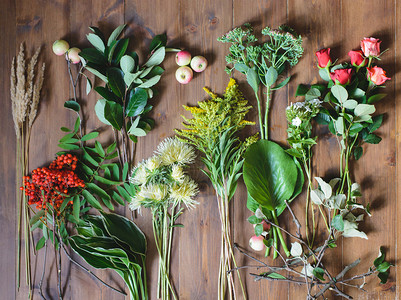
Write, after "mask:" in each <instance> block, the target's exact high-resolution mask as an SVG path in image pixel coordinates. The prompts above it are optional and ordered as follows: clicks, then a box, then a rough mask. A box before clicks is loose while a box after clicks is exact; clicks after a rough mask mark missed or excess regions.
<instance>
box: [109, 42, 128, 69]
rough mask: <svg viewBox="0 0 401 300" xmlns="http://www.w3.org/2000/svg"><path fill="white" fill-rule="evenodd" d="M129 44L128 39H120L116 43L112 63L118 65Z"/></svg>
mask: <svg viewBox="0 0 401 300" xmlns="http://www.w3.org/2000/svg"><path fill="white" fill-rule="evenodd" d="M128 44H129V39H121V40H118V41H117V44H116V48H115V49H114V54H113V59H112V63H113V64H115V65H118V64H119V63H120V59H121V58H122V57H123V56H124V55H125V52H126V51H127V48H128Z"/></svg>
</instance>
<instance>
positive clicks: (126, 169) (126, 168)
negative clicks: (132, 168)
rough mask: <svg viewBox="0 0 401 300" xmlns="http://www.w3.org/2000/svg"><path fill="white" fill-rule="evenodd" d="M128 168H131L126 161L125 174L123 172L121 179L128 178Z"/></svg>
mask: <svg viewBox="0 0 401 300" xmlns="http://www.w3.org/2000/svg"><path fill="white" fill-rule="evenodd" d="M128 169H129V165H128V162H125V163H124V167H123V174H122V176H123V177H122V178H121V181H126V180H127V176H128Z"/></svg>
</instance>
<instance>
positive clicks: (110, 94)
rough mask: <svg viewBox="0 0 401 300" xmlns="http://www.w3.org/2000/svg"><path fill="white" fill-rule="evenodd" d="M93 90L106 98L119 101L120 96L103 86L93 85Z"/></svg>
mask: <svg viewBox="0 0 401 300" xmlns="http://www.w3.org/2000/svg"><path fill="white" fill-rule="evenodd" d="M95 91H96V92H97V93H98V94H99V95H100V96H102V97H103V98H104V99H106V100H109V101H114V102H118V103H121V99H120V98H118V97H117V96H116V95H115V94H114V93H113V92H111V91H109V90H108V89H107V88H105V87H103V86H97V87H95Z"/></svg>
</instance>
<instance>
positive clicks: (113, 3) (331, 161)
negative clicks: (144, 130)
mask: <svg viewBox="0 0 401 300" xmlns="http://www.w3.org/2000/svg"><path fill="white" fill-rule="evenodd" d="M0 11H1V12H2V17H1V18H0V24H1V25H0V28H1V35H0V46H1V50H0V52H1V56H0V68H1V80H0V92H1V95H2V97H1V103H3V104H2V109H1V118H0V122H1V130H2V143H1V145H0V147H1V151H0V153H1V160H0V174H1V175H0V178H1V180H0V187H1V190H2V191H3V192H2V193H1V196H0V231H1V239H0V253H1V255H0V266H1V274H0V293H1V294H0V299H5V300H8V299H26V297H25V296H24V293H25V292H26V290H25V289H24V288H22V289H21V292H20V293H19V294H18V293H16V292H15V276H16V268H15V263H16V257H15V256H16V255H15V253H16V249H15V235H16V234H15V231H16V204H15V176H14V174H15V168H14V166H15V163H14V162H15V151H14V149H15V132H14V126H13V121H12V116H11V102H10V96H9V89H10V82H9V76H10V75H9V74H10V65H11V60H12V58H13V57H14V56H15V55H16V54H17V51H18V47H19V45H20V43H21V42H25V44H26V46H27V49H28V53H30V54H31V53H32V52H33V50H34V49H35V48H36V47H38V46H40V45H42V46H44V48H43V51H42V55H41V61H45V62H46V64H47V69H46V74H45V84H44V89H43V97H42V99H41V104H40V109H39V114H38V117H37V120H36V122H35V124H34V126H33V131H32V138H31V148H30V165H29V169H30V170H32V169H33V168H36V167H39V166H43V165H45V164H47V163H48V162H50V161H51V160H52V159H53V158H54V154H55V153H56V152H57V151H58V149H57V141H58V139H59V138H60V137H61V136H62V132H61V131H60V130H59V128H60V127H61V126H67V127H68V126H72V123H73V121H74V115H73V114H72V113H71V112H70V111H68V110H67V109H65V108H63V103H64V101H66V100H68V98H69V97H71V94H70V92H69V83H68V75H67V71H66V70H67V69H66V65H65V61H64V60H63V59H62V58H60V57H56V56H55V55H54V54H53V53H52V50H51V45H52V43H53V41H54V40H56V39H60V38H63V39H66V40H67V41H68V42H69V43H70V45H73V46H78V47H80V48H84V47H86V46H88V42H87V41H86V38H85V35H86V34H87V33H89V29H88V26H91V25H94V26H98V27H100V28H101V29H102V30H103V31H105V32H106V33H107V34H110V33H111V31H112V29H113V28H115V27H116V26H117V25H120V24H123V23H127V24H128V25H129V26H128V29H127V30H126V31H125V35H126V36H129V37H132V38H133V39H132V40H133V42H131V44H130V46H131V47H133V48H134V49H135V50H139V52H140V53H142V56H140V57H142V58H143V56H144V53H145V52H144V49H146V48H147V46H148V44H149V42H150V39H151V38H152V36H154V35H156V34H160V33H163V32H165V33H167V36H168V44H169V45H170V46H173V47H184V48H186V49H189V50H190V51H191V52H192V53H193V54H194V55H204V56H205V57H206V58H207V59H208V60H209V64H210V65H209V67H208V68H207V69H206V71H205V72H203V73H201V74H197V75H196V76H195V78H194V80H193V81H192V82H191V83H190V84H188V85H180V84H178V83H177V82H176V80H175V77H174V73H175V70H176V65H175V62H174V55H173V54H169V55H168V56H167V57H166V60H165V61H164V63H163V66H164V68H165V69H166V72H165V74H164V75H163V77H162V81H161V83H160V84H159V90H160V91H161V93H160V95H159V96H157V97H156V98H155V99H154V100H153V101H154V103H155V109H154V110H153V112H152V114H153V115H152V116H153V117H154V119H155V120H156V124H157V125H156V128H155V129H154V130H153V131H151V133H150V134H149V135H148V136H146V137H144V138H140V140H139V143H138V151H137V156H136V160H137V161H139V160H141V159H143V158H146V157H148V156H149V155H150V154H151V153H152V152H153V150H154V149H155V147H156V146H157V144H158V143H159V142H160V141H161V140H162V139H164V138H165V137H167V136H171V135H173V129H174V128H180V123H181V118H180V115H181V114H183V113H184V111H183V109H182V105H183V104H195V103H196V102H197V101H199V100H203V99H205V94H204V92H203V90H202V87H203V86H208V87H210V88H211V89H212V90H214V91H216V92H223V91H224V88H225V86H226V84H227V83H228V80H229V76H228V75H227V74H226V73H225V72H224V68H225V59H224V56H225V55H226V53H227V49H228V46H227V44H222V43H219V42H217V41H216V39H217V37H219V36H221V35H222V34H224V33H226V32H227V31H228V30H230V29H231V28H232V27H233V26H239V25H241V24H243V23H245V22H251V23H252V24H253V25H254V26H255V27H256V29H257V30H259V29H261V28H262V27H265V26H268V25H269V26H271V27H277V26H279V25H280V24H282V23H287V24H289V25H290V26H293V27H294V28H295V29H296V30H297V31H298V32H299V33H300V34H301V35H302V36H303V37H304V48H305V54H304V56H303V57H302V59H301V60H300V63H299V64H298V65H297V66H296V67H295V68H293V69H292V70H291V74H292V75H293V80H291V82H290V84H289V86H288V87H287V88H285V89H282V90H280V91H278V92H277V93H275V96H274V100H273V106H272V112H271V117H270V118H271V123H270V126H271V134H270V137H271V139H272V140H274V141H277V142H281V143H285V140H286V120H285V113H284V111H285V108H286V106H287V105H288V104H289V103H290V102H291V101H295V98H294V92H295V89H296V86H297V85H298V84H299V83H306V84H308V83H315V82H317V81H318V80H319V78H318V69H317V67H316V61H315V55H314V53H315V51H316V50H318V49H321V48H324V47H331V48H332V53H333V57H338V58H339V59H340V60H345V59H347V53H348V51H349V50H351V49H357V48H358V47H359V42H360V40H361V39H362V38H363V37H370V36H374V37H376V38H380V39H381V40H383V43H382V49H385V48H389V51H388V52H387V53H386V54H385V55H384V56H383V61H382V62H381V65H382V66H383V67H384V68H385V69H386V70H387V72H388V75H389V76H390V77H391V78H392V80H391V81H389V82H388V84H386V85H387V89H386V92H387V93H388V96H387V97H386V98H385V99H384V100H383V101H382V102H381V103H380V104H378V106H377V107H378V113H385V114H386V117H385V121H384V124H383V126H382V127H381V128H380V132H379V134H380V136H381V137H382V138H383V140H382V142H381V143H380V144H379V145H368V146H367V147H366V146H365V147H364V150H365V154H364V156H363V158H362V159H361V160H360V161H358V162H356V163H353V164H352V168H353V172H354V173H353V174H354V179H355V180H356V181H358V182H361V183H362V189H363V192H364V193H363V194H364V197H363V201H364V202H365V203H367V202H371V205H372V212H373V216H372V217H371V218H367V219H366V221H365V222H364V225H363V229H364V230H365V231H366V232H367V233H368V236H369V240H362V239H358V238H353V239H344V240H342V241H341V242H340V243H339V247H338V248H337V249H336V250H334V251H332V253H330V254H329V255H328V256H327V263H326V264H327V265H328V267H330V268H332V270H333V273H336V270H337V271H338V270H341V269H342V267H343V266H345V265H347V264H349V263H350V262H352V261H353V260H355V259H356V258H358V257H360V258H361V259H362V260H363V263H362V264H361V266H360V267H359V270H360V271H361V272H365V271H367V268H368V267H369V265H370V264H371V263H372V261H373V259H374V258H375V257H376V256H377V253H378V249H379V246H381V245H383V246H385V248H386V249H387V252H388V258H389V260H390V261H391V262H392V263H394V264H395V265H396V267H395V268H392V269H391V276H390V280H391V282H393V283H394V282H397V283H398V282H399V281H400V280H399V279H398V278H397V277H396V270H398V271H401V268H400V267H399V266H398V264H397V262H398V255H397V253H396V249H397V245H398V247H399V248H400V247H401V243H400V242H399V239H398V238H397V237H398V236H399V234H400V230H401V221H400V220H401V219H399V220H397V215H399V214H400V213H401V208H400V207H401V205H397V201H398V200H400V199H399V198H400V197H399V193H398V187H399V184H397V183H399V178H398V176H399V174H401V168H400V167H399V166H397V164H396V162H397V157H398V155H397V153H398V152H399V146H400V138H399V133H400V129H401V126H400V122H398V119H399V115H400V114H401V105H400V104H398V102H400V101H401V96H400V95H401V94H400V88H397V83H398V81H401V74H400V71H399V69H400V65H401V59H400V58H401V54H400V53H401V4H400V2H399V1H397V0H391V1H390V0H388V1H384V0H382V1H363V0H353V1H351V0H348V1H347V0H343V1H340V0H330V1H328V0H325V1H317V0H308V1H305V0H287V1H280V0H276V1H272V0H270V1H269V0H250V1H243V0H221V1H216V0H197V1H189V0H148V1H137V0H103V1H101V0H80V1H77V0H47V1H46V0H15V1H12V0H1V1H0ZM234 77H235V78H236V79H237V80H238V81H239V82H240V86H241V88H242V90H243V92H244V93H245V95H246V96H247V98H248V99H249V101H250V102H251V104H255V102H256V101H255V99H254V96H253V93H252V92H251V90H250V88H249V87H248V85H247V84H246V80H245V78H244V76H242V74H237V73H234ZM83 89H84V87H83ZM97 98H98V96H97V95H96V93H95V92H91V93H90V95H89V96H85V93H82V97H81V99H80V101H81V103H82V104H83V106H84V110H85V114H86V116H87V118H88V121H87V131H88V132H89V131H90V130H93V129H98V128H101V127H102V124H101V123H100V122H99V121H98V120H97V117H96V116H95V113H94V104H95V102H96V100H97ZM254 111H255V110H254ZM252 118H254V120H256V114H255V112H253V113H252ZM317 133H318V135H319V144H318V146H317V147H316V155H315V157H314V163H313V172H314V174H315V175H316V176H322V177H326V178H329V177H331V176H335V175H336V174H337V173H338V159H337V157H338V156H337V155H338V149H337V145H336V141H335V138H334V137H333V136H332V135H331V134H328V131H327V128H325V127H319V128H318V130H317ZM108 135H109V133H108V132H105V133H104V134H102V140H103V141H107V140H108V137H109V136H108ZM194 177H195V178H196V179H197V180H198V181H199V183H200V186H201V193H200V195H199V198H198V200H199V202H200V205H199V206H198V207H197V208H196V209H195V210H193V211H190V212H185V213H184V215H183V216H182V217H181V219H180V220H181V223H182V224H184V225H185V227H184V228H179V229H177V230H176V232H175V235H174V247H173V258H172V277H173V280H174V283H175V285H176V288H177V291H178V294H179V297H180V299H217V297H216V294H217V276H218V260H219V253H220V251H219V249H220V248H219V239H220V233H219V232H220V221H219V217H218V210H217V203H216V200H215V198H214V193H213V189H212V187H211V185H210V183H209V181H208V180H207V179H206V178H205V177H204V176H202V175H201V174H200V172H195V173H194ZM231 205H232V224H233V228H234V229H233V234H234V238H233V239H234V241H235V242H236V243H238V244H239V245H241V246H243V247H245V248H249V246H248V240H249V238H250V235H251V233H252V231H253V229H252V227H251V225H250V224H249V223H248V222H247V221H246V219H247V217H248V216H249V215H250V212H249V211H248V210H247V209H246V190H245V187H244V185H243V183H241V184H240V186H239V188H238V190H237V193H236V195H235V198H234V200H233V202H232V203H231ZM293 206H294V208H295V209H296V210H297V211H300V212H301V211H303V207H304V203H303V200H302V197H301V198H300V199H299V200H298V201H297V202H296V203H294V204H293ZM117 211H118V212H119V213H121V214H126V215H127V216H129V215H130V212H129V211H128V209H127V208H125V207H119V208H118V209H117ZM135 222H137V223H138V225H139V226H140V227H141V228H142V229H143V230H144V232H145V233H146V235H147V236H148V237H149V252H148V271H149V274H148V282H149V287H150V298H151V299H155V298H156V295H155V291H156V285H157V276H156V274H157V273H156V268H157V259H156V251H155V248H154V243H153V241H152V238H151V236H152V234H151V220H150V216H149V214H148V213H146V212H145V213H144V215H143V216H142V217H140V216H139V217H137V218H136V219H135ZM281 223H282V224H286V225H285V226H287V227H288V226H290V225H291V224H290V223H291V222H290V218H288V216H286V215H284V216H283V217H282V221H281ZM400 251H401V250H399V252H400ZM42 256H43V253H41V252H39V253H38V256H37V257H33V261H34V262H33V269H34V270H35V271H36V272H34V280H35V283H36V285H35V293H34V299H40V297H39V294H38V285H37V283H38V281H39V279H40V278H39V277H40V274H41V266H42V260H43V258H42ZM237 257H238V260H239V264H240V265H245V264H247V263H248V264H249V263H250V262H249V261H247V260H246V259H245V258H244V257H243V256H241V255H240V254H239V253H237ZM258 257H260V258H263V256H261V255H259V256H258ZM35 261H36V262H35ZM48 266H49V267H48V271H47V276H46V282H45V294H46V295H47V297H48V299H56V295H57V287H56V273H55V268H54V260H53V258H49V259H48ZM254 271H255V270H254ZM95 272H96V274H98V275H99V276H100V277H101V278H102V279H104V280H106V281H108V282H109V283H111V284H112V285H115V286H120V287H123V286H124V285H123V282H122V281H121V280H120V279H119V278H118V276H117V275H116V274H114V273H113V272H112V271H100V270H95ZM248 273H249V271H246V270H244V271H243V278H245V281H246V287H247V291H248V295H249V299H305V296H304V295H305V291H304V288H303V287H299V286H294V285H290V284H288V283H268V282H267V281H260V282H254V281H253V280H252V277H251V276H250V275H249V274H248ZM62 277H63V284H64V291H65V299H74V300H76V299H103V300H108V299H117V300H118V299H123V297H122V296H121V295H119V294H116V293H115V292H113V291H111V290H109V289H107V288H105V287H103V286H101V285H100V284H99V283H98V282H96V281H95V280H93V279H92V278H91V277H90V276H89V275H88V274H86V273H85V272H83V271H82V270H80V269H78V268H77V267H75V266H74V265H70V264H69V262H68V260H67V259H66V257H63V264H62ZM368 283H369V284H368V285H367V290H368V292H367V293H361V292H355V291H351V290H347V291H349V292H350V293H351V294H352V295H353V296H354V297H355V298H356V299H399V298H400V297H401V296H400V290H399V288H398V287H396V285H395V284H390V285H389V286H387V287H390V288H389V289H387V290H384V291H383V288H381V287H380V286H379V283H378V280H377V278H369V280H368Z"/></svg>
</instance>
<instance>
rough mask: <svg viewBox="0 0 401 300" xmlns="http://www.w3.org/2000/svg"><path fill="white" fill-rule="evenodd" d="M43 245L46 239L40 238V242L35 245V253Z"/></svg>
mask: <svg viewBox="0 0 401 300" xmlns="http://www.w3.org/2000/svg"><path fill="white" fill-rule="evenodd" d="M45 243H46V238H45V237H44V236H42V237H41V238H40V240H39V241H38V242H37V243H36V247H35V249H36V251H39V250H40V249H42V248H43V246H44V245H45Z"/></svg>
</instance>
